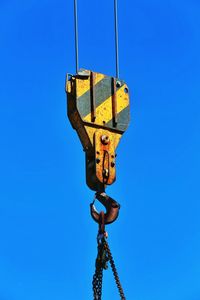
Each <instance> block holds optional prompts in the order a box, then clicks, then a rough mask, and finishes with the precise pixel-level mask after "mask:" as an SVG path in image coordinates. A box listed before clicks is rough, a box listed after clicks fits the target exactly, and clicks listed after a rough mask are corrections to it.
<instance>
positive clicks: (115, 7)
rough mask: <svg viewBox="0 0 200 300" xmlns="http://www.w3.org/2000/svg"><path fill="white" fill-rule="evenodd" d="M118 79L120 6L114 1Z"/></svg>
mask: <svg viewBox="0 0 200 300" xmlns="http://www.w3.org/2000/svg"><path fill="white" fill-rule="evenodd" d="M114 15H115V58H116V77H117V78H119V42H118V39H119V38H118V5H117V0H114Z"/></svg>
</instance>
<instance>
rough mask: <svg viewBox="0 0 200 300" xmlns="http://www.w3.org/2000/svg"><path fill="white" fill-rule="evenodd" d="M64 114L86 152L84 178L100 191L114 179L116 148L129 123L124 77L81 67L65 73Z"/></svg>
mask: <svg viewBox="0 0 200 300" xmlns="http://www.w3.org/2000/svg"><path fill="white" fill-rule="evenodd" d="M66 93H67V114H68V118H69V120H70V122H71V124H72V127H73V128H74V129H75V130H76V131H77V133H78V136H79V138H80V140H81V143H82V145H83V149H84V151H85V153H86V181H87V185H88V186H89V187H90V188H91V189H92V190H95V191H103V190H104V189H105V187H106V185H110V184H112V183H113V182H114V181H115V178H116V168H115V165H116V164H115V157H116V154H115V151H116V148H117V145H118V143H119V140H120V138H121V136H122V134H123V133H124V132H125V130H126V129H127V127H128V125H129V114H130V107H129V90H128V87H127V85H126V83H125V82H124V81H123V80H120V79H116V78H114V77H110V76H106V75H104V74H101V73H96V72H92V71H88V70H85V69H81V70H80V71H78V73H77V74H75V75H67V80H66Z"/></svg>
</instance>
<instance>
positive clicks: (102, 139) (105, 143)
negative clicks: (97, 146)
mask: <svg viewBox="0 0 200 300" xmlns="http://www.w3.org/2000/svg"><path fill="white" fill-rule="evenodd" d="M101 142H102V144H104V145H107V144H108V143H109V142H110V139H109V136H107V135H105V134H104V135H102V137H101Z"/></svg>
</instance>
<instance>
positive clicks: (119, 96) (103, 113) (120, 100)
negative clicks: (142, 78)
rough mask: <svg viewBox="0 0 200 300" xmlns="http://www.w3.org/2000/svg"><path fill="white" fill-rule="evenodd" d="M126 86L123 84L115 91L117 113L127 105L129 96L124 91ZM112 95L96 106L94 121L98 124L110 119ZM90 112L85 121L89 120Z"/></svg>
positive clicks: (111, 116)
mask: <svg viewBox="0 0 200 300" xmlns="http://www.w3.org/2000/svg"><path fill="white" fill-rule="evenodd" d="M125 88H127V86H126V85H123V86H122V87H121V88H120V89H119V90H118V91H117V92H116V105H117V114H119V113H120V112H121V111H122V110H123V109H125V108H126V107H127V106H128V105H129V96H128V94H127V93H125V92H124V89H125ZM112 118H113V115H112V96H111V97H109V98H107V99H106V100H105V101H104V102H103V103H102V104H100V105H99V106H98V107H97V108H96V120H95V123H96V124H98V125H102V124H104V122H105V123H108V122H109V121H110V120H112ZM90 120H91V113H89V114H88V115H87V116H86V117H85V118H84V121H85V122H90Z"/></svg>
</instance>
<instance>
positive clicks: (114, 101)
mask: <svg viewBox="0 0 200 300" xmlns="http://www.w3.org/2000/svg"><path fill="white" fill-rule="evenodd" d="M112 89H113V95H112V115H113V127H116V126H117V94H116V79H115V78H114V77H113V78H112Z"/></svg>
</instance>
